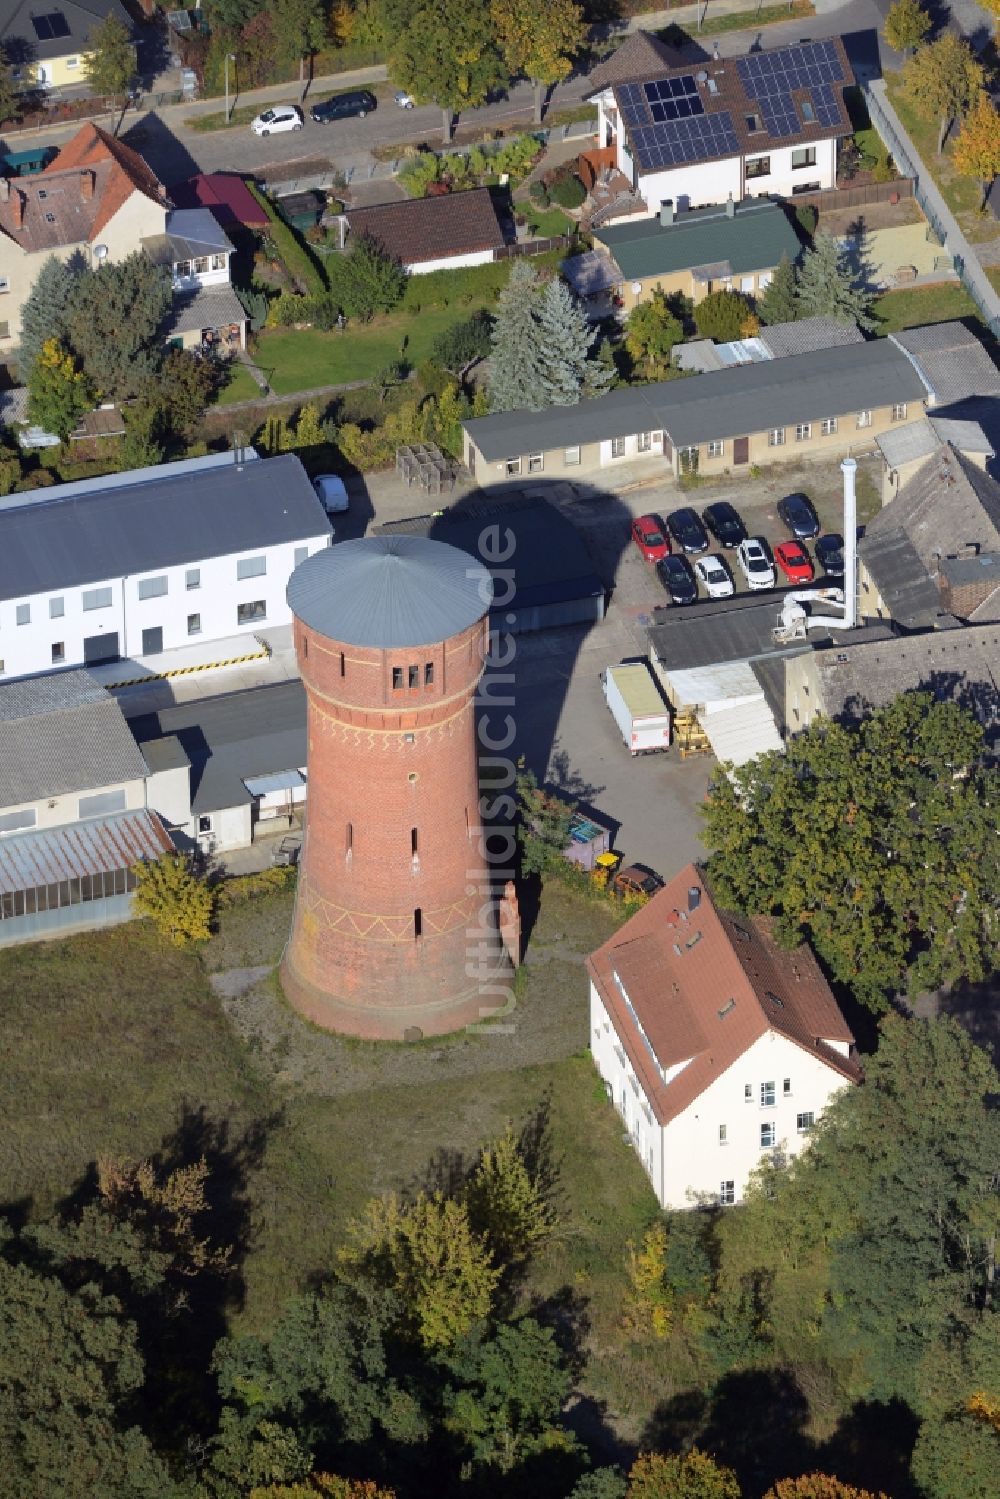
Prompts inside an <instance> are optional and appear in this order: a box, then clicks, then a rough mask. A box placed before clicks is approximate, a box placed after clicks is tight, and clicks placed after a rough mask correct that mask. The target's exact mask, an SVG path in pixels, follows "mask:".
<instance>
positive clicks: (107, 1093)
mask: <svg viewBox="0 0 1000 1499" xmlns="http://www.w3.org/2000/svg"><path fill="white" fill-rule="evenodd" d="M290 909H291V896H290V895H278V896H270V897H267V898H264V899H259V900H256V901H254V902H252V903H248V904H247V905H245V906H243V907H238V908H236V909H235V910H232V911H230V912H227V913H226V914H225V916H224V919H223V924H222V928H221V931H220V933H219V935H218V936H217V937H216V938H214V939H213V940H212V942H210V943H209V944H208V945H207V946H206V948H205V949H204V950H203V952H201V953H178V952H177V951H176V950H174V949H173V948H169V947H166V946H165V945H163V944H162V943H161V942H160V941H159V940H158V939H157V938H156V937H155V935H154V934H153V932H152V930H151V929H150V928H149V926H148V925H147V924H146V923H133V924H132V925H130V926H126V927H119V928H115V929H112V930H109V931H107V932H103V933H97V934H91V935H86V936H82V937H78V938H74V939H71V940H67V941H63V942H52V943H41V944H38V945H35V946H30V947H23V948H16V949H13V950H11V951H9V952H7V953H5V955H4V959H3V962H4V965H5V969H6V976H5V983H4V993H5V999H4V1039H5V1058H4V1063H5V1065H4V1068H3V1073H2V1077H0V1123H2V1129H0V1183H2V1188H0V1190H2V1192H3V1200H4V1201H5V1202H7V1203H13V1204H17V1205H19V1206H20V1208H21V1209H22V1210H23V1211H25V1212H27V1213H29V1214H31V1215H40V1214H44V1213H45V1212H47V1211H50V1210H51V1208H52V1207H53V1205H54V1204H55V1203H57V1202H58V1201H59V1199H60V1198H63V1197H64V1196H65V1195H66V1194H67V1193H69V1192H70V1191H72V1189H73V1188H74V1187H75V1186H76V1185H77V1184H78V1183H79V1182H80V1181H81V1179H82V1178H84V1176H85V1175H86V1173H87V1172H88V1170H89V1169H90V1167H91V1165H92V1163H93V1162H94V1160H95V1159H96V1158H97V1157H98V1156H99V1155H100V1154H102V1153H111V1154H120V1155H128V1156H131V1157H133V1158H134V1157H142V1156H148V1155H153V1154H155V1153H156V1152H157V1151H159V1150H160V1149H161V1148H162V1146H163V1142H164V1141H165V1140H168V1139H169V1137H171V1136H172V1135H173V1134H174V1132H175V1131H176V1130H177V1128H178V1124H179V1122H180V1121H181V1119H182V1117H183V1116H184V1115H185V1113H186V1114H187V1116H188V1119H189V1121H190V1119H191V1118H192V1116H193V1117H195V1118H196V1119H197V1117H198V1115H199V1111H202V1112H203V1118H202V1120H201V1123H200V1124H199V1126H198V1128H200V1129H201V1130H202V1131H203V1132H205V1133H206V1135H207V1136H208V1137H212V1136H213V1134H214V1138H215V1140H216V1143H217V1144H218V1143H219V1142H220V1141H224V1142H228V1144H227V1145H226V1146H225V1150H226V1151H231V1152H232V1154H233V1155H234V1157H235V1158H236V1163H237V1165H238V1166H239V1163H240V1162H241V1161H242V1162H244V1166H243V1168H242V1169H244V1170H245V1192H246V1195H247V1197H248V1199H249V1202H250V1205H251V1210H252V1222H253V1233H252V1241H251V1243H250V1245H249V1248H248V1251H247V1254H246V1258H245V1261H244V1264H243V1271H244V1276H245V1281H246V1304H245V1309H244V1311H243V1313H242V1315H241V1323H242V1325H243V1326H244V1327H262V1326H264V1325H266V1323H267V1322H269V1321H270V1319H271V1318H272V1317H273V1315H274V1313H275V1311H276V1309H277V1308H278V1306H279V1305H280V1304H281V1303H282V1302H283V1301H284V1300H285V1299H286V1298H287V1297H289V1296H290V1295H293V1294H294V1293H295V1292H296V1290H297V1289H299V1288H301V1287H303V1286H305V1285H306V1284H308V1283H310V1282H311V1281H312V1280H313V1279H314V1278H315V1277H317V1276H322V1275H323V1274H324V1272H325V1271H326V1270H327V1269H328V1267H329V1266H330V1264H331V1261H332V1257H333V1255H334V1253H335V1250H336V1247H337V1245H338V1244H339V1242H340V1241H341V1238H342V1234H343V1228H344V1224H345V1221H346V1220H347V1218H348V1217H349V1216H350V1215H352V1214H353V1213H355V1212H356V1211H357V1210H358V1209H359V1208H360V1207H361V1205H362V1204H363V1202H364V1201H365V1200H366V1198H367V1197H368V1196H369V1195H371V1194H372V1193H375V1192H380V1191H384V1190H387V1189H391V1188H405V1187H407V1186H410V1187H413V1186H416V1185H419V1184H422V1183H425V1182H431V1181H435V1180H437V1179H438V1175H439V1173H440V1171H441V1169H442V1167H443V1166H445V1165H447V1168H448V1169H449V1170H450V1169H453V1168H454V1167H455V1165H456V1163H468V1162H469V1161H470V1160H471V1159H472V1158H473V1157H474V1155H475V1153H476V1151H477V1149H478V1148H479V1146H480V1145H481V1144H482V1142H483V1141H484V1140H485V1139H487V1138H489V1137H490V1136H493V1135H495V1134H497V1133H499V1132H500V1131H502V1130H503V1128H504V1127H505V1125H506V1124H507V1122H508V1121H512V1122H513V1123H514V1125H515V1127H517V1128H520V1127H521V1126H522V1125H523V1124H524V1123H525V1122H526V1121H528V1120H530V1119H532V1118H543V1119H545V1120H547V1128H548V1134H549V1141H550V1148H551V1159H552V1161H553V1162H554V1163H555V1166H556V1173H557V1182H558V1185H557V1199H558V1204H559V1208H560V1212H561V1215H562V1226H561V1230H560V1233H559V1235H558V1237H557V1239H556V1242H555V1243H554V1244H553V1245H552V1246H550V1248H549V1249H548V1250H547V1251H546V1254H545V1256H544V1259H543V1260H542V1261H541V1263H540V1264H539V1265H538V1266H537V1267H536V1271H535V1274H534V1277H533V1280H532V1283H531V1285H530V1286H529V1288H528V1293H529V1295H532V1296H535V1297H539V1298H543V1299H544V1298H548V1297H552V1296H557V1295H558V1296H560V1297H562V1298H563V1299H566V1300H569V1301H571V1302H573V1303H574V1304H576V1305H577V1308H578V1311H579V1312H580V1314H581V1315H582V1314H584V1312H585V1315H586V1318H587V1320H588V1322H589V1324H590V1328H591V1331H590V1341H591V1347H592V1349H593V1357H592V1364H591V1370H590V1374H589V1376H588V1380H587V1384H588V1387H589V1388H590V1389H591V1391H592V1393H593V1394H594V1395H595V1396H596V1397H598V1398H601V1399H607V1398H610V1399H611V1400H612V1402H613V1404H614V1406H615V1409H616V1410H618V1411H619V1412H621V1413H622V1414H623V1416H624V1419H625V1421H626V1423H631V1422H632V1421H637V1420H638V1419H639V1417H640V1416H641V1415H642V1414H643V1411H642V1409H641V1407H642V1405H643V1402H644V1401H645V1400H646V1398H647V1395H646V1392H645V1391H644V1390H643V1389H642V1383H641V1381H640V1382H639V1386H638V1388H639V1390H640V1394H639V1397H638V1404H637V1405H636V1407H635V1409H634V1410H632V1408H631V1407H632V1405H633V1403H634V1398H635V1397H634V1394H633V1393H632V1392H634V1390H635V1388H636V1383H635V1381H634V1380H633V1378H632V1376H631V1373H630V1372H629V1368H628V1366H627V1363H624V1362H623V1358H622V1351H621V1348H620V1346H619V1345H620V1342H621V1339H620V1337H618V1336H617V1325H618V1319H619V1315H620V1306H621V1295H622V1290H623V1275H622V1264H623V1257H624V1242H625V1240H626V1238H628V1237H629V1236H634V1235H636V1234H640V1233H641V1232H642V1229H643V1227H644V1226H645V1225H646V1224H647V1223H648V1222H649V1221H650V1220H651V1219H652V1217H653V1215H654V1213H655V1211H656V1203H655V1199H654V1197H653V1195H652V1192H651V1190H650V1188H649V1186H648V1183H647V1179H646V1177H645V1174H644V1172H643V1171H642V1168H641V1166H640V1165H639V1163H638V1161H637V1159H636V1157H635V1155H634V1154H633V1152H632V1150H631V1148H630V1147H629V1146H628V1145H627V1144H626V1143H625V1142H624V1140H623V1137H622V1126H621V1122H620V1120H619V1118H618V1115H617V1114H616V1113H615V1112H614V1110H612V1109H611V1108H610V1106H609V1105H608V1104H607V1102H606V1100H605V1097H604V1090H603V1086H602V1085H601V1084H600V1082H599V1080H598V1078H597V1076H596V1073H595V1072H594V1071H593V1068H592V1066H591V1063H590V1061H589V1058H588V1056H587V1055H586V1044H587V1034H588V1022H587V985H586V979H585V975H584V971H583V968H582V965H581V961H580V958H581V955H582V954H583V953H584V952H585V951H587V950H589V949H590V948H591V947H593V946H596V945H597V944H598V943H599V942H601V941H602V940H603V939H604V938H605V936H607V935H608V933H609V932H610V931H611V930H612V929H613V925H614V919H615V918H614V915H613V913H611V912H609V911H608V910H607V909H606V908H605V907H603V906H602V905H598V904H594V903H593V902H591V901H588V900H586V899H584V898H581V897H580V896H578V895H574V894H571V893H569V892H567V891H565V890H563V889H562V888H561V887H558V886H555V887H551V888H550V889H549V890H547V891H546V893H545V896H544V899H543V902H542V910H541V915H540V918H539V921H538V924H537V926H536V928H535V930H534V932H533V934H532V939H531V944H530V948H529V963H528V965H527V970H526V980H527V981H526V983H525V984H524V990H523V994H522V996H521V999H520V1002H519V1008H518V1010H517V1011H516V1013H515V1025H514V1032H513V1033H512V1034H511V1035H510V1036H491V1035H489V1034H487V1035H476V1036H471V1035H462V1036H459V1037H456V1038H453V1039H451V1040H450V1041H449V1042H448V1043H447V1044H440V1043H438V1044H435V1043H423V1044H422V1045H419V1046H416V1047H404V1046H383V1047H380V1046H377V1045H372V1044H366V1043H361V1042H353V1041H348V1040H341V1039H338V1038H336V1037H333V1036H329V1035H326V1034H325V1033H322V1032H319V1031H316V1030H315V1029H313V1028H312V1027H310V1026H308V1025H307V1024H306V1023H305V1022H304V1021H301V1020H300V1019H299V1017H298V1016H297V1015H295V1014H294V1013H293V1012H291V1011H290V1010H289V1009H288V1008H287V1006H286V1005H285V1004H284V1001H283V1000H282V999H281V998H280V996H279V994H278V992H277V988H276V984H275V981H274V979H273V976H270V977H268V978H266V979H264V980H263V981H262V982H260V983H259V984H258V985H257V986H256V988H254V989H253V990H252V991H251V992H249V993H246V994H244V993H242V992H237V989H238V985H237V989H234V990H233V992H232V993H230V994H229V997H227V998H225V999H220V998H219V997H217V992H216V990H215V989H213V985H212V978H213V976H214V977H215V979H216V982H217V983H221V984H222V986H223V987H225V985H226V983H227V981H228V979H229V978H230V977H231V976H233V975H234V972H235V973H236V974H237V976H238V973H239V971H241V970H243V969H245V968H247V967H257V966H263V965H267V964H271V963H273V962H275V961H276V959H277V957H278V954H279V953H280V951H281V947H282V945H283V942H284V940H285V936H286V934H287V930H288V920H289V915H290ZM248 1140H256V1141H257V1142H258V1144H257V1145H255V1146H254V1148H252V1149H251V1148H250V1147H248V1146H245V1145H244V1144H243V1142H245V1141H248ZM657 1356H658V1357H661V1358H662V1351H661V1352H660V1353H659V1354H658V1355H657ZM661 1374H662V1376H663V1378H667V1372H666V1370H662V1371H661ZM663 1388H664V1387H663V1384H662V1382H661V1383H660V1384H659V1385H658V1387H657V1390H656V1394H657V1397H659V1396H660V1395H662V1393H663ZM648 1398H649V1399H650V1400H652V1398H653V1394H652V1391H650V1392H649V1394H648Z"/></svg>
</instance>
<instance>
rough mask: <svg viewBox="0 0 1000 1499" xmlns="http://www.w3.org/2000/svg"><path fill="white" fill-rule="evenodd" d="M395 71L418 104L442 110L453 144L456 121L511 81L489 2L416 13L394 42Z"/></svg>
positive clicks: (446, 0)
mask: <svg viewBox="0 0 1000 1499" xmlns="http://www.w3.org/2000/svg"><path fill="white" fill-rule="evenodd" d="M389 69H390V73H391V75H392V77H393V78H394V79H395V80H396V82H397V83H398V84H399V85H400V86H401V87H402V88H405V89H406V90H408V92H409V93H411V94H412V95H413V97H414V99H415V100H416V101H417V103H418V104H431V103H434V104H437V105H438V106H439V107H440V109H441V117H442V131H443V136H444V142H445V145H447V144H448V142H449V140H450V139H451V126H452V120H453V119H454V116H455V115H456V114H457V113H459V112H460V111H461V110H463V109H477V108H478V107H479V105H481V104H484V103H485V102H486V99H487V97H488V95H489V94H490V93H491V92H492V90H493V89H496V88H502V87H504V86H505V85H506V84H507V82H508V76H507V74H506V71H505V66H504V62H503V59H502V58H501V56H500V51H499V47H498V46H497V44H496V40H495V38H494V36H493V28H492V24H491V21H490V13H489V5H488V3H487V0H437V3H436V4H433V5H431V4H428V5H424V6H422V7H421V8H420V9H418V10H416V11H415V12H414V13H413V15H412V18H411V19H410V20H409V23H408V24H407V25H405V26H404V27H403V29H402V31H400V32H398V33H397V34H396V35H395V36H394V37H393V38H392V41H391V51H390V55H389Z"/></svg>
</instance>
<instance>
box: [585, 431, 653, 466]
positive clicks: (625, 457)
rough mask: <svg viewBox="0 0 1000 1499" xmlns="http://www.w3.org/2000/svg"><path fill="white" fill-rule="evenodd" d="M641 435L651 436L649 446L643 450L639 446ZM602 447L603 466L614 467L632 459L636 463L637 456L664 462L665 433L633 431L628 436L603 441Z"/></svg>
mask: <svg viewBox="0 0 1000 1499" xmlns="http://www.w3.org/2000/svg"><path fill="white" fill-rule="evenodd" d="M640 437H643V438H645V437H648V438H649V446H648V447H644V448H642V450H641V451H640V448H639V440H640ZM600 449H601V467H602V468H604V467H606V466H611V467H613V466H614V465H615V464H616V463H628V462H630V461H631V462H633V463H634V462H635V460H636V459H637V458H657V459H659V460H660V461H661V462H662V460H663V433H662V432H649V433H638V432H636V433H632V434H630V435H629V436H627V437H622V438H619V439H617V441H612V440H610V439H609V440H608V441H606V442H602V443H601V444H600Z"/></svg>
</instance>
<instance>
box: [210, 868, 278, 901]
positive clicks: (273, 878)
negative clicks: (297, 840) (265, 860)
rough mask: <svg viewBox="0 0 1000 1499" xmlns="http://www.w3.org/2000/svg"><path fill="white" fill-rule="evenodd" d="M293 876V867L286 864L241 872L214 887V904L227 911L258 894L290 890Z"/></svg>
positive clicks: (271, 893) (254, 897) (255, 897)
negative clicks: (279, 866) (247, 872)
mask: <svg viewBox="0 0 1000 1499" xmlns="http://www.w3.org/2000/svg"><path fill="white" fill-rule="evenodd" d="M295 876H296V870H295V867H294V866H293V865H287V866H282V867H281V868H277V869H261V870H258V871H257V873H256V874H241V875H236V876H235V877H234V878H232V879H228V880H222V881H221V882H220V883H219V884H218V885H216V887H215V903H216V906H217V907H218V909H219V910H220V911H228V910H231V909H232V907H233V906H242V905H244V904H245V903H246V902H247V901H249V900H256V899H257V897H258V896H260V895H273V894H278V893H280V892H281V891H283V890H291V889H292V888H293V886H294V885H295Z"/></svg>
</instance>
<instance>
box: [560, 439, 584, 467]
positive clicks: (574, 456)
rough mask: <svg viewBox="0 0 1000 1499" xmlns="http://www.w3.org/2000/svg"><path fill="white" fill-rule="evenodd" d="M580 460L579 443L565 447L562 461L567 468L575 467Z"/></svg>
mask: <svg viewBox="0 0 1000 1499" xmlns="http://www.w3.org/2000/svg"><path fill="white" fill-rule="evenodd" d="M579 462H580V445H579V443H578V444H577V445H576V447H575V448H566V449H565V451H564V452H563V463H564V464H565V465H566V467H567V468H576V467H577V466H578V464H579Z"/></svg>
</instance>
